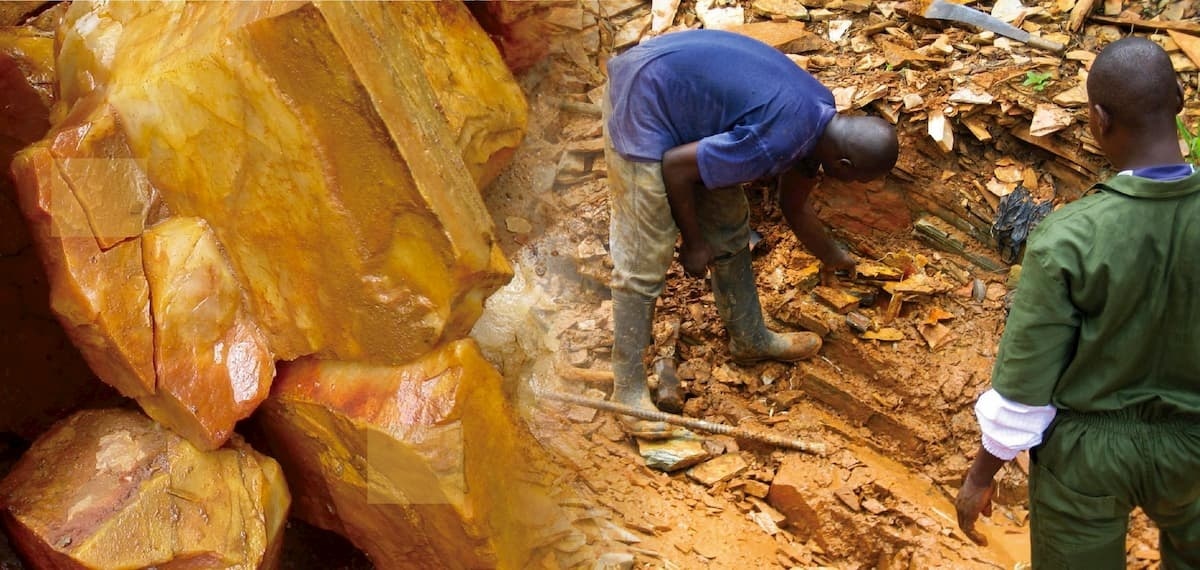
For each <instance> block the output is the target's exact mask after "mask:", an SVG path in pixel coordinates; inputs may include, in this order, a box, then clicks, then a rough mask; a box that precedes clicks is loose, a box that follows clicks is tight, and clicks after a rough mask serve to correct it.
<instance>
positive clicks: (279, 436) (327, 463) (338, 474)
mask: <svg viewBox="0 0 1200 570" xmlns="http://www.w3.org/2000/svg"><path fill="white" fill-rule="evenodd" d="M500 384H501V378H500V376H499V374H498V373H497V372H496V371H495V370H494V369H493V368H492V367H491V365H490V364H488V363H487V362H486V361H485V360H483V358H482V357H481V356H480V354H479V352H478V348H477V347H476V345H475V342H474V341H472V340H463V341H458V342H454V343H451V344H448V345H446V346H445V347H443V348H441V349H439V350H436V351H433V352H431V353H430V354H429V355H427V356H425V357H422V358H420V359H418V360H416V361H414V362H412V363H410V364H407V365H403V366H396V367H389V366H371V365H364V364H355V363H346V362H331V361H318V360H302V361H297V362H292V363H286V364H282V365H281V366H280V370H279V376H278V378H277V379H276V386H275V389H274V390H273V392H272V395H271V397H270V398H269V399H268V400H267V402H266V403H264V404H263V406H262V409H261V411H260V413H259V415H258V416H257V417H258V419H259V423H260V427H261V428H262V431H263V432H264V434H265V435H266V438H267V440H268V441H269V442H270V447H271V449H272V451H273V454H274V456H276V457H278V458H280V462H281V463H282V465H283V468H284V471H285V472H286V473H287V475H288V481H290V482H291V484H292V488H293V490H294V493H295V496H296V510H295V512H296V515H297V516H299V517H300V518H302V519H304V520H305V521H308V522H310V523H312V524H314V525H316V526H319V527H322V528H325V529H329V530H333V531H335V532H338V533H340V534H342V535H344V536H346V537H347V538H349V539H350V540H351V541H352V542H353V543H354V544H355V545H356V546H358V547H359V548H360V549H362V550H363V551H364V552H366V553H367V554H368V556H370V558H371V560H372V561H373V562H374V564H375V566H376V567H377V568H494V567H499V568H524V567H527V566H528V561H527V560H526V557H527V555H528V554H529V545H528V544H527V543H526V542H527V541H528V540H530V537H531V534H532V533H530V528H531V525H536V524H549V523H552V522H553V521H552V520H537V521H530V520H528V518H529V512H532V511H535V510H536V509H533V505H534V504H535V501H536V496H535V495H533V494H532V493H535V492H536V491H535V490H533V489H531V488H528V487H525V486H524V484H523V483H522V482H521V481H522V477H521V476H520V472H521V471H522V468H523V466H524V465H525V459H523V457H525V456H524V454H523V453H522V451H521V448H522V447H525V446H527V445H532V440H528V441H527V440H525V439H524V438H525V437H527V436H526V435H525V434H524V432H521V431H520V430H519V428H518V427H517V425H516V424H515V423H514V420H513V417H512V415H511V412H510V409H509V408H508V406H507V405H506V403H505V400H504V398H503V395H502V390H501V386H500ZM538 518H540V517H538Z"/></svg>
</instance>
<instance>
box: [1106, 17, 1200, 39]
mask: <svg viewBox="0 0 1200 570" xmlns="http://www.w3.org/2000/svg"><path fill="white" fill-rule="evenodd" d="M1088 19H1090V20H1093V21H1096V22H1100V23H1103V24H1113V25H1117V26H1131V27H1133V28H1135V29H1142V30H1151V31H1156V32H1157V31H1161V30H1175V31H1177V32H1184V33H1188V34H1196V35H1200V23H1197V22H1193V21H1191V20H1188V21H1178V22H1159V21H1155V20H1130V19H1128V18H1113V17H1111V16H1100V15H1093V16H1089V17H1088Z"/></svg>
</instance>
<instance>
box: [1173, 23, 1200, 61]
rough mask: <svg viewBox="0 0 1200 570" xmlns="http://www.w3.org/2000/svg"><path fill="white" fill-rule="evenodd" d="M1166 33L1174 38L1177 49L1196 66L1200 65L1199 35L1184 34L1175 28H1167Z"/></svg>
mask: <svg viewBox="0 0 1200 570" xmlns="http://www.w3.org/2000/svg"><path fill="white" fill-rule="evenodd" d="M1167 35H1169V36H1170V37H1171V39H1172V40H1175V43H1176V44H1177V45H1178V46H1179V49H1181V50H1183V53H1184V54H1185V55H1187V56H1188V59H1190V60H1192V63H1194V64H1195V65H1197V66H1200V37H1196V36H1192V35H1188V34H1184V33H1180V32H1177V31H1175V30H1167Z"/></svg>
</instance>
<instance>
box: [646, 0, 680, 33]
mask: <svg viewBox="0 0 1200 570" xmlns="http://www.w3.org/2000/svg"><path fill="white" fill-rule="evenodd" d="M677 11H679V0H654V2H653V3H652V4H651V6H650V14H651V19H650V33H652V34H654V35H658V34H661V33H663V32H664V31H666V29H667V28H669V27H671V24H673V23H675V13H676V12H677Z"/></svg>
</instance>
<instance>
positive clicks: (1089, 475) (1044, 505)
mask: <svg viewBox="0 0 1200 570" xmlns="http://www.w3.org/2000/svg"><path fill="white" fill-rule="evenodd" d="M1153 416H1154V414H1148V413H1145V412H1141V411H1138V410H1136V409H1126V410H1120V411H1117V412H1103V413H1083V414H1081V413H1072V412H1059V417H1058V418H1057V419H1056V420H1055V422H1054V424H1053V425H1052V426H1051V428H1050V429H1049V430H1048V431H1047V435H1046V438H1045V440H1044V442H1043V443H1042V444H1041V445H1040V446H1038V447H1037V448H1036V449H1035V450H1034V454H1033V457H1034V460H1033V467H1032V468H1033V472H1032V473H1031V476H1030V483H1029V503H1030V507H1029V509H1030V524H1031V527H1032V529H1031V530H1032V542H1033V552H1032V554H1033V567H1034V568H1035V569H1037V570H1060V569H1061V570H1068V569H1085V570H1108V569H1113V570H1117V569H1123V568H1125V535H1126V532H1127V531H1128V528H1129V515H1130V512H1132V510H1133V508H1134V507H1141V508H1142V510H1143V511H1145V512H1146V514H1147V515H1148V516H1149V517H1150V518H1151V519H1152V520H1153V521H1154V522H1155V523H1156V524H1157V525H1158V527H1159V529H1160V530H1161V531H1162V532H1161V540H1160V545H1159V546H1160V549H1161V551H1162V560H1163V566H1162V567H1163V569H1164V570H1200V418H1197V417H1195V416H1190V417H1181V416H1172V417H1153Z"/></svg>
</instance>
